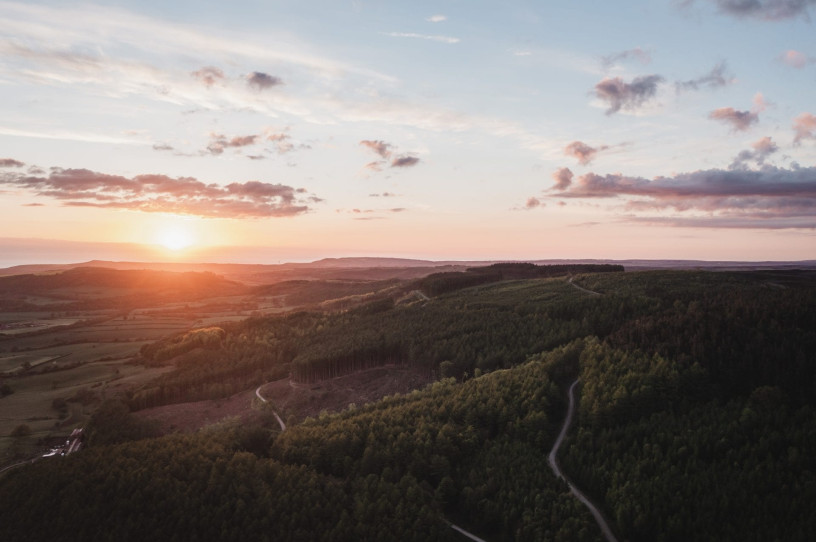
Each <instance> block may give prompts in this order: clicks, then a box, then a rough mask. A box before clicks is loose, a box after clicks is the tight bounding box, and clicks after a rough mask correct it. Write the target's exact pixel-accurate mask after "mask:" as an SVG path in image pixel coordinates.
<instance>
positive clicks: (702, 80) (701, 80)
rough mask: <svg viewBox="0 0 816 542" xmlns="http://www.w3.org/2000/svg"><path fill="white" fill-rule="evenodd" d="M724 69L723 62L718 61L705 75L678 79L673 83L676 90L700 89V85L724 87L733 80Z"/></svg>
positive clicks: (710, 87)
mask: <svg viewBox="0 0 816 542" xmlns="http://www.w3.org/2000/svg"><path fill="white" fill-rule="evenodd" d="M725 71H726V65H725V62H720V63H719V64H717V65H716V66H714V68H712V69H711V71H710V72H708V73H707V74H706V75H703V76H701V77H698V78H697V79H691V80H689V81H678V82H677V83H675V86H676V87H677V90H700V88H701V87H705V88H709V89H712V88H719V87H725V86H728V85H730V84H732V83H733V82H734V78H733V77H730V76H728V75H726V73H725Z"/></svg>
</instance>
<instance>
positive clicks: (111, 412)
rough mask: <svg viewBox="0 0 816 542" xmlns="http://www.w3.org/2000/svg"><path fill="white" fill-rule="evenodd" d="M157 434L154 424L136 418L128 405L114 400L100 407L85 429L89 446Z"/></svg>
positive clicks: (115, 442) (116, 442)
mask: <svg viewBox="0 0 816 542" xmlns="http://www.w3.org/2000/svg"><path fill="white" fill-rule="evenodd" d="M157 434H158V430H157V427H156V426H155V425H154V424H153V423H151V422H148V421H145V420H140V419H138V418H136V417H135V416H133V415H132V414H131V413H130V409H129V408H128V406H127V405H126V404H124V403H123V402H121V401H118V400H113V399H109V400H107V401H105V402H103V403H102V404H101V405H100V406H99V408H98V409H97V410H96V412H95V413H94V414H93V416H91V419H90V420H89V421H88V425H87V426H86V428H85V435H86V436H87V441H88V445H89V446H104V445H109V444H118V443H121V442H128V441H132V440H139V439H143V438H149V437H153V436H156V435H157Z"/></svg>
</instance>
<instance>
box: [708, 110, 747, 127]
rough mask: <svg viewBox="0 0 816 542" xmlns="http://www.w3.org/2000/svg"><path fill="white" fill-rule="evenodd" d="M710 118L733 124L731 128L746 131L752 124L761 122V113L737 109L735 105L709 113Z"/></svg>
mask: <svg viewBox="0 0 816 542" xmlns="http://www.w3.org/2000/svg"><path fill="white" fill-rule="evenodd" d="M708 118H710V119H712V120H720V121H723V122H725V123H727V124H731V128H732V129H734V130H735V131H740V132H744V131H745V130H747V129H748V128H750V127H751V125H752V124H756V123H757V122H759V115H758V114H757V113H754V112H752V111H737V110H736V109H734V108H733V107H720V108H719V109H715V110H714V111H712V112H711V113H709V114H708Z"/></svg>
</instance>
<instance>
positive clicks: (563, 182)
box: [552, 167, 574, 190]
mask: <svg viewBox="0 0 816 542" xmlns="http://www.w3.org/2000/svg"><path fill="white" fill-rule="evenodd" d="M573 177H574V175H573V174H572V171H570V169H569V168H566V167H562V168H558V169H557V170H556V171H555V173H553V174H552V178H553V180H554V181H555V185H554V186H553V187H552V190H566V189H567V188H569V187H570V185H571V184H572V179H573Z"/></svg>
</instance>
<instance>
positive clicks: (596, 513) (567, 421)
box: [547, 279, 618, 542]
mask: <svg viewBox="0 0 816 542" xmlns="http://www.w3.org/2000/svg"><path fill="white" fill-rule="evenodd" d="M571 281H572V279H570V283H571ZM573 286H575V285H574V284H573ZM576 288H579V286H576ZM581 289H582V290H583V288H581ZM598 295H600V294H598ZM577 385H578V379H577V378H576V379H575V382H573V383H572V385H571V386H570V387H569V393H568V395H569V407H568V408H567V416H566V418H564V425H563V426H562V427H561V432H560V433H559V434H558V438H557V439H555V444H553V448H552V450H551V451H550V455H549V457H548V458H547V460H548V461H549V463H550V468H551V469H552V471H553V472H554V473H555V475H556V476H557V477H559V478H561V479H562V480H564V481H565V482H566V483H567V485H568V486H569V488H570V491H571V492H572V494H573V495H575V497H576V498H577V499H578V500H579V501H581V502H582V503H583V504H584V506H586V507H587V508H589V511H590V512H591V513H592V516H593V517H594V518H595V521H596V522H597V523H598V527H600V528H601V532H602V533H603V535H604V537H605V538H606V539H607V540H608V541H609V542H618V539H617V538H615V535H614V534H613V533H612V529H611V528H610V527H609V524H608V523H607V522H606V519H604V517H603V514H601V511H600V510H598V507H597V506H595V505H594V504H593V503H592V501H590V500H589V499H588V498H587V497H586V495H584V494H583V493H582V492H581V490H580V489H578V488H577V487H575V486H574V485H573V484H572V482H570V481H569V478H567V477H566V476H565V475H564V473H563V472H561V468H560V467H559V466H558V449H559V448H560V447H561V443H562V442H563V441H564V437H565V436H566V435H567V431H569V428H570V425H571V424H572V417H573V415H574V414H575V386H577Z"/></svg>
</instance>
